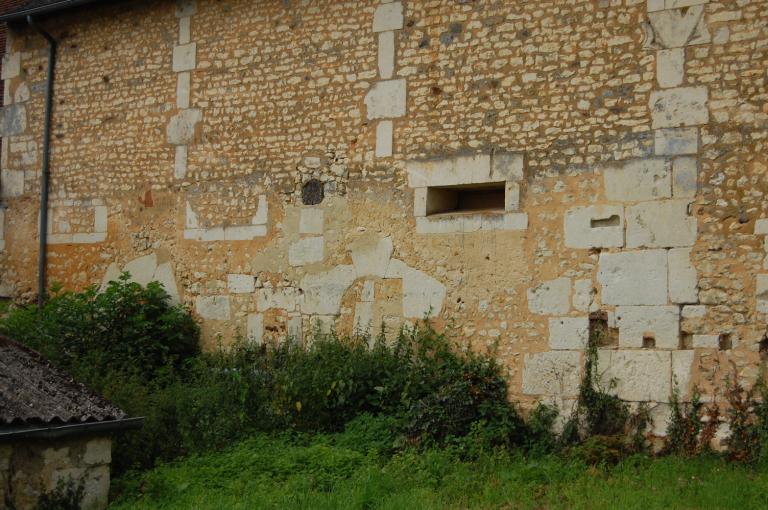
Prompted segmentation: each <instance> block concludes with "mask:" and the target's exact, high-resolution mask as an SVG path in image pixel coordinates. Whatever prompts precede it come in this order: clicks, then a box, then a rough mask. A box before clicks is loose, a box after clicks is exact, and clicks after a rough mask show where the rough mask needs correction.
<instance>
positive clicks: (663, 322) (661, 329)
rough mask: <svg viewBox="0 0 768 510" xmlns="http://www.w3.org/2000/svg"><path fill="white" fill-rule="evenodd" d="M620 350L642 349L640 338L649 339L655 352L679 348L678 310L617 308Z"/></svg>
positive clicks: (666, 307)
mask: <svg viewBox="0 0 768 510" xmlns="http://www.w3.org/2000/svg"><path fill="white" fill-rule="evenodd" d="M616 323H617V324H618V326H619V347H624V348H641V347H643V339H645V338H652V339H653V340H654V346H655V348H656V349H678V348H679V347H680V307H678V306H618V307H616Z"/></svg>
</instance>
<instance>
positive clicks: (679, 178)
mask: <svg viewBox="0 0 768 510" xmlns="http://www.w3.org/2000/svg"><path fill="white" fill-rule="evenodd" d="M698 183H699V162H698V160H697V159H696V158H694V157H683V158H675V159H674V160H673V161H672V196H673V197H675V198H693V197H695V196H696V193H697V192H698V190H699V184H698Z"/></svg>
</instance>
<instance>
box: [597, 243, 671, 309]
mask: <svg viewBox="0 0 768 510" xmlns="http://www.w3.org/2000/svg"><path fill="white" fill-rule="evenodd" d="M597 280H598V282H599V283H600V285H601V287H602V292H601V297H602V302H603V304H606V305H666V304H667V252H666V250H639V251H626V252H621V253H601V254H600V261H599V270H598V274H597Z"/></svg>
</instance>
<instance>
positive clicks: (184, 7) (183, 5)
mask: <svg viewBox="0 0 768 510" xmlns="http://www.w3.org/2000/svg"><path fill="white" fill-rule="evenodd" d="M195 14H197V0H176V17H177V18H186V17H188V16H194V15H195Z"/></svg>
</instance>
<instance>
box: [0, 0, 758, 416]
mask: <svg viewBox="0 0 768 510" xmlns="http://www.w3.org/2000/svg"><path fill="white" fill-rule="evenodd" d="M46 23H47V26H48V27H49V28H50V30H52V31H53V32H54V33H55V34H56V35H57V36H59V37H61V38H62V46H61V52H60V59H59V63H58V67H57V75H56V78H57V88H56V109H55V115H54V117H55V122H54V137H53V147H52V152H51V164H52V200H51V204H50V206H51V215H50V217H51V224H50V225H49V226H48V228H49V232H50V233H51V237H50V243H51V244H50V245H49V248H48V249H49V252H50V256H49V260H50V265H49V271H50V275H51V279H52V280H58V281H62V282H63V283H65V284H67V285H69V286H72V287H77V288H80V287H84V286H86V285H89V284H94V283H96V284H98V283H100V282H102V281H107V280H108V279H109V278H114V277H115V276H116V275H117V274H119V272H120V271H121V270H124V269H127V270H130V271H131V273H132V274H133V276H134V278H135V279H137V280H138V281H142V282H146V281H150V280H152V279H159V280H160V281H162V282H163V283H164V284H165V285H166V286H167V288H168V289H169V291H170V293H171V295H172V296H173V298H174V299H175V300H178V301H179V302H181V303H184V304H186V305H188V306H190V307H191V309H192V310H193V311H194V313H195V314H196V315H197V316H198V317H199V318H200V319H201V320H202V321H203V328H204V333H205V339H206V340H205V341H206V343H207V345H209V346H212V345H214V344H215V339H216V337H217V335H219V334H220V335H222V336H223V338H224V339H225V341H226V340H228V339H230V338H232V337H233V336H234V335H235V334H237V333H238V332H239V333H240V334H243V335H247V336H249V337H250V338H252V339H253V340H254V341H258V342H261V341H269V340H270V339H274V338H279V337H280V336H282V335H284V334H290V335H293V336H295V337H298V338H301V337H302V335H304V334H306V332H308V331H309V330H311V329H312V328H313V327H314V325H315V324H318V325H319V327H320V328H321V329H324V330H327V329H330V328H332V327H335V328H336V329H337V330H339V331H341V332H351V331H353V330H355V329H358V330H365V329H368V328H373V329H375V330H378V328H379V326H380V325H381V324H384V326H385V328H386V330H387V331H388V333H389V334H393V333H394V332H396V331H397V329H398V328H399V327H400V326H401V325H402V324H407V323H413V322H414V321H416V320H418V319H420V318H422V317H424V316H429V317H431V318H432V319H433V320H434V322H435V323H436V324H437V325H438V326H439V327H446V326H447V325H449V324H450V326H451V328H452V329H451V334H452V335H454V336H455V337H456V339H457V341H458V342H459V343H461V344H462V345H467V346H470V347H472V348H474V349H477V350H490V351H493V352H494V353H495V354H496V355H497V356H498V357H499V358H500V359H501V360H502V361H503V363H504V365H505V367H506V368H507V370H508V375H509V380H510V383H511V387H512V392H513V394H514V397H515V398H516V399H519V400H521V401H522V402H523V403H524V405H527V404H530V403H532V402H534V401H537V400H540V399H548V400H552V401H554V402H557V403H559V404H561V405H565V406H568V405H569V404H570V403H572V401H573V397H574V396H575V394H576V390H577V386H578V379H579V374H580V370H581V366H582V363H583V351H584V345H585V342H586V340H587V338H588V335H589V330H590V327H597V326H599V327H601V328H602V329H604V330H605V331H607V334H606V335H605V338H604V342H605V344H606V345H605V346H604V347H605V349H604V351H603V352H602V353H601V358H600V362H601V366H602V368H603V369H604V372H605V373H606V376H607V377H608V376H613V377H616V378H617V379H618V380H619V381H620V383H619V384H618V386H617V388H616V391H617V392H618V394H619V395H620V396H621V397H622V398H626V399H628V400H630V401H649V402H653V403H654V404H653V406H655V407H654V408H653V409H654V416H655V417H656V418H657V424H661V423H663V418H664V416H665V414H666V413H667V412H668V409H667V406H666V402H667V401H668V399H669V394H670V391H671V389H672V388H673V385H675V384H676V385H677V386H678V387H679V389H680V391H681V393H682V394H683V395H687V394H688V392H689V391H690V389H691V388H692V386H693V385H694V384H696V385H698V386H699V387H701V388H702V389H703V390H704V392H705V394H707V395H708V396H709V398H714V397H715V396H716V394H717V388H718V387H721V384H722V378H723V376H724V375H725V374H726V373H729V372H730V371H732V370H735V371H736V372H737V374H738V375H739V377H741V378H743V379H744V380H745V381H751V380H753V379H754V377H755V375H756V373H757V366H758V363H759V360H760V357H761V352H760V351H761V346H763V348H765V349H768V345H766V344H768V342H766V341H764V338H765V333H766V322H765V320H766V314H768V260H767V259H766V255H767V254H766V251H767V250H768V245H766V242H768V241H766V239H767V238H768V237H767V236H768V203H767V202H766V200H765V193H766V191H768V179H767V178H766V172H767V170H768V162H767V161H766V158H765V156H764V154H765V153H766V139H767V138H768V92H767V91H766V73H765V69H766V68H767V67H768V29H767V28H766V27H767V26H768V12H766V10H765V8H764V2H762V1H761V0H721V1H714V0H713V1H708V0H647V1H645V0H577V1H573V2H560V1H556V0H551V1H536V2H523V1H508V2H493V1H490V0H488V1H486V0H477V1H473V2H457V1H454V0H411V1H407V2H406V1H386V0H382V1H379V0H367V1H360V0H355V1H351V0H350V1H338V0H335V1H330V0H315V1H308V2H298V1H295V2H294V1H292V2H286V1H278V0H262V1H257V2H254V1H246V0H229V1H224V2H222V1H212V0H197V1H196V2H195V1H179V2H173V1H166V2H149V1H144V2H141V1H140V2H130V3H129V2H124V3H120V4H117V5H108V6H107V5H105V6H101V7H95V8H89V9H88V10H87V11H83V12H78V13H76V14H74V13H73V14H63V15H59V16H57V17H56V18H55V19H50V20H47V22H46ZM44 64H45V51H44V46H43V42H42V40H41V39H40V38H39V37H38V36H36V35H34V34H31V33H29V32H27V31H26V30H25V29H23V28H18V29H17V30H15V31H14V32H13V37H12V38H11V40H10V41H9V48H8V56H7V57H6V61H5V63H4V66H3V73H4V75H5V77H6V78H7V80H6V90H5V99H6V104H7V105H8V106H6V107H5V109H4V110H3V118H2V135H3V151H2V155H3V156H2V157H3V161H2V193H3V200H4V204H5V205H6V206H7V209H6V210H5V214H4V218H3V222H4V227H3V228H2V229H0V232H2V233H3V234H2V241H0V243H3V244H4V248H3V249H2V251H1V252H0V274H1V275H2V277H1V281H0V290H2V292H4V293H6V294H10V295H13V296H14V297H16V298H20V299H31V298H32V297H33V296H32V292H33V289H34V282H35V276H36V275H35V267H34V264H32V263H31V262H30V261H32V260H34V257H35V256H36V249H37V248H36V240H35V235H36V234H35V232H36V221H37V192H38V183H37V179H38V178H39V164H40V159H41V154H40V146H41V126H42V115H43V110H42V108H43V92H44V89H43V84H44V80H45V71H44V69H45V66H44ZM484 200H487V201H488V207H483V201H484ZM491 201H492V202H493V203H492V204H491ZM478 202H479V204H478ZM462 204H464V205H462ZM467 204H469V205H467ZM462 207H465V208H464V209H462ZM3 244H0V246H2V245H3ZM761 342H762V343H761ZM657 404H658V405H657ZM659 426H661V425H659Z"/></svg>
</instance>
